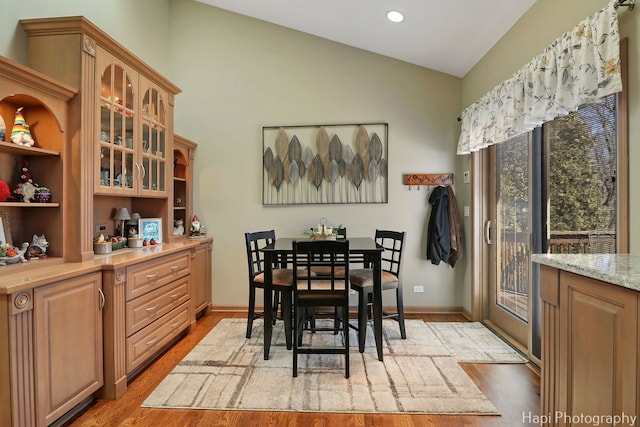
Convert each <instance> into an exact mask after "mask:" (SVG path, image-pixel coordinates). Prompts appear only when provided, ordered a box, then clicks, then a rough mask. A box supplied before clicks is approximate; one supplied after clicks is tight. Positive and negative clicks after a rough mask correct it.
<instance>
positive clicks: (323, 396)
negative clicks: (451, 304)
mask: <svg viewBox="0 0 640 427" xmlns="http://www.w3.org/2000/svg"><path fill="white" fill-rule="evenodd" d="M406 327H407V337H408V338H407V339H406V340H402V339H400V336H399V332H398V326H397V323H395V322H393V321H390V320H385V321H384V362H379V361H378V360H377V356H376V351H375V345H374V344H373V342H374V340H373V336H372V334H371V331H370V328H369V331H368V333H369V334H370V336H368V337H367V348H366V351H365V352H364V353H362V354H361V353H359V352H358V349H357V341H356V335H355V332H354V331H351V335H350V338H349V339H350V344H351V347H352V349H351V354H350V359H349V360H350V364H351V376H350V378H349V379H346V378H345V377H344V358H343V357H342V356H337V355H322V356H319V355H308V356H307V355H300V356H299V362H298V377H297V378H294V377H293V376H292V368H291V366H292V352H291V351H289V350H287V349H286V346H285V344H284V335H283V329H282V323H281V322H278V324H277V325H276V326H275V328H274V338H273V342H274V344H272V347H271V357H270V359H269V360H264V359H263V353H262V350H263V345H262V340H263V338H262V330H263V329H262V325H261V323H260V322H254V330H253V335H252V337H251V339H247V338H245V336H244V334H245V328H246V320H243V319H223V320H221V321H220V323H219V324H218V325H216V327H215V328H213V329H212V330H211V332H209V334H208V335H207V336H206V337H204V338H203V339H202V341H200V343H198V345H197V346H196V347H195V348H194V349H193V350H192V351H191V353H189V354H188V355H187V356H186V357H185V358H184V360H182V361H181V362H180V363H179V364H178V365H177V366H176V367H175V368H174V370H173V371H172V372H171V373H170V374H169V375H168V376H167V377H166V378H165V379H164V380H163V381H162V382H161V384H160V385H159V386H158V387H157V388H156V389H155V390H154V391H153V392H152V393H151V395H149V396H148V398H147V399H146V400H145V402H144V403H143V405H142V406H143V407H152V408H191V409H225V410H269V411H298V412H302V411H314V412H343V413H345V412H347V413H348V412H357V413H421V414H486V415H491V414H494V415H495V414H498V412H497V410H496V408H495V407H494V406H493V404H492V403H491V402H490V401H489V400H488V399H487V398H486V397H485V396H484V394H482V392H481V391H480V390H479V389H478V388H477V387H476V385H475V384H474V383H473V381H471V379H469V377H468V376H467V375H466V374H465V373H464V371H463V370H462V369H461V368H460V366H459V365H458V360H457V359H456V358H455V357H454V356H453V355H452V354H451V350H450V349H448V348H447V347H446V346H445V345H444V344H443V343H442V341H441V340H440V339H439V338H438V334H440V335H442V334H443V333H442V332H441V331H440V332H436V331H434V329H433V328H431V327H430V326H429V325H427V324H426V323H424V322H423V321H421V320H408V321H406ZM305 336H306V337H311V336H312V339H313V343H314V344H317V343H319V342H322V343H323V344H324V345H331V344H334V345H338V344H339V342H340V340H341V339H342V336H341V335H333V334H331V333H320V332H319V333H316V334H313V335H311V334H305ZM453 341H455V340H449V342H450V343H451V342H453ZM498 341H500V340H499V339H498ZM307 343H308V342H307ZM370 343H371V344H370ZM502 344H504V343H502Z"/></svg>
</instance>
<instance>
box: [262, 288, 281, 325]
mask: <svg viewBox="0 0 640 427" xmlns="http://www.w3.org/2000/svg"><path fill="white" fill-rule="evenodd" d="M278 305H280V291H273V305H272V306H271V312H272V313H273V315H272V316H271V319H273V324H274V325H275V324H276V319H277V318H278ZM266 309H267V308H266V307H265V310H266Z"/></svg>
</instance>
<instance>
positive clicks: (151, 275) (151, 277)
mask: <svg viewBox="0 0 640 427" xmlns="http://www.w3.org/2000/svg"><path fill="white" fill-rule="evenodd" d="M156 277H158V273H153V274H147V279H155V278H156Z"/></svg>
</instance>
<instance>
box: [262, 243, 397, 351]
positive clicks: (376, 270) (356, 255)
mask: <svg viewBox="0 0 640 427" xmlns="http://www.w3.org/2000/svg"><path fill="white" fill-rule="evenodd" d="M304 240H309V239H306V238H293V237H281V238H276V240H275V241H274V242H273V243H272V244H270V245H268V246H266V247H264V248H263V249H262V251H263V252H264V262H265V267H264V307H270V306H271V304H272V303H273V287H272V280H273V267H274V265H275V266H278V267H282V266H284V264H286V263H288V262H289V261H291V259H292V256H293V242H294V241H304ZM347 240H348V241H349V263H350V264H353V263H359V264H365V265H367V264H371V266H372V268H373V335H374V337H375V342H376V350H377V353H378V360H380V361H382V360H383V358H382V252H383V251H384V249H383V248H382V246H380V245H378V244H377V243H376V241H375V240H374V239H373V238H372V237H350V238H348V239H347ZM273 320H274V319H273V312H272V310H266V309H265V310H264V360H269V351H270V348H271V337H272V333H273ZM358 333H363V334H366V331H358Z"/></svg>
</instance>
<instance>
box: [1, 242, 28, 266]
mask: <svg viewBox="0 0 640 427" xmlns="http://www.w3.org/2000/svg"><path fill="white" fill-rule="evenodd" d="M28 247H29V243H27V242H24V243H23V244H22V247H21V248H20V249H18V248H13V247H10V246H8V245H5V246H2V247H0V265H7V264H17V263H19V262H27V258H25V255H26V251H27V248H28Z"/></svg>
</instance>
